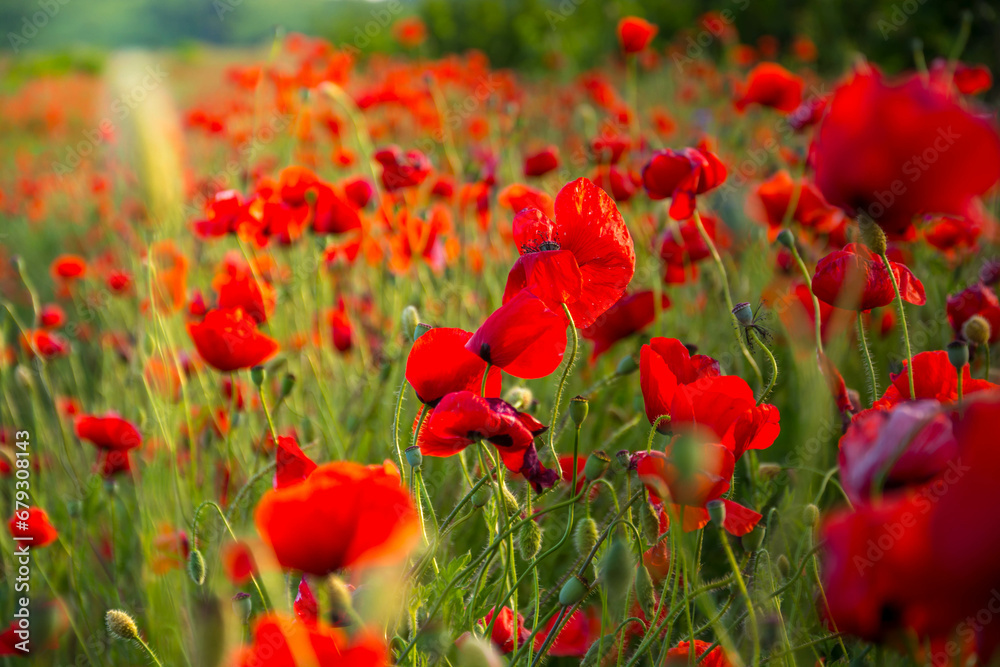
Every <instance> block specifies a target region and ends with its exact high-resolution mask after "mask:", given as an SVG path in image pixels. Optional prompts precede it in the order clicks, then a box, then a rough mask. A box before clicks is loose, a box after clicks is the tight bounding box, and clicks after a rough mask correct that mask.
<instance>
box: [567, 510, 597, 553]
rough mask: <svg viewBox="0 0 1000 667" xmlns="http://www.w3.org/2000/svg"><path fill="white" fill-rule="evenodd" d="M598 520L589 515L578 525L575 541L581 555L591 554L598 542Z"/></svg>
mask: <svg viewBox="0 0 1000 667" xmlns="http://www.w3.org/2000/svg"><path fill="white" fill-rule="evenodd" d="M597 537H598V536H597V522H596V521H594V520H593V519H592V518H590V517H589V516H588V517H586V518H585V519H584V520H583V521H581V522H580V523H578V524H577V525H576V532H575V533H574V534H573V542H574V544H575V546H576V551H577V553H579V554H580V555H584V554H589V553H590V552H591V550H592V549H593V548H594V545H595V544H597Z"/></svg>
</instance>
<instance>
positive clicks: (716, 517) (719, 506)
mask: <svg viewBox="0 0 1000 667" xmlns="http://www.w3.org/2000/svg"><path fill="white" fill-rule="evenodd" d="M706 507H707V508H708V516H709V517H711V519H712V523H714V524H715V525H717V526H720V527H721V526H722V524H723V523H724V522H725V521H726V504H725V503H724V502H722V501H721V500H710V501H709V503H708V505H707V506H706Z"/></svg>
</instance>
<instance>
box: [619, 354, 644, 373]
mask: <svg viewBox="0 0 1000 667" xmlns="http://www.w3.org/2000/svg"><path fill="white" fill-rule="evenodd" d="M638 368H639V364H637V363H635V359H633V358H632V355H629V356H627V357H622V359H621V361H619V362H618V366H617V367H616V368H615V373H616V374H617V375H629V374H631V373H634V372H636V370H638Z"/></svg>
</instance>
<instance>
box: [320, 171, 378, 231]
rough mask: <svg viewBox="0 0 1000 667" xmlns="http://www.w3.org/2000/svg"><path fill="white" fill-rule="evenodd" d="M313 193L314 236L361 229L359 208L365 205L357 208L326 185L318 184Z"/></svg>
mask: <svg viewBox="0 0 1000 667" xmlns="http://www.w3.org/2000/svg"><path fill="white" fill-rule="evenodd" d="M362 183H363V184H364V185H365V186H367V185H368V184H367V183H366V182H364V181H362ZM311 191H312V192H313V193H315V194H316V201H315V203H314V204H313V219H312V230H313V233H314V234H345V233H347V232H351V231H354V230H356V229H361V216H360V215H359V214H358V208H361V207H363V206H364V204H362V205H361V206H357V204H356V203H353V202H351V201H350V199H347V200H345V199H344V198H342V197H341V196H340V195H339V194H338V193H337V192H336V191H335V190H334V189H333V188H332V187H330V186H329V185H327V184H326V183H317V184H316V185H315V186H313V187H312V189H311ZM356 194H358V193H356ZM369 196H370V195H369ZM365 203H367V200H365Z"/></svg>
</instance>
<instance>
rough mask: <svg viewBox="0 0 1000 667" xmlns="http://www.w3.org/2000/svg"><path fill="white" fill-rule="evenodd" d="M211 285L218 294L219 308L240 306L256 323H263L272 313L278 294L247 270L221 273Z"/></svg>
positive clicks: (264, 281) (265, 282) (269, 285)
mask: <svg viewBox="0 0 1000 667" xmlns="http://www.w3.org/2000/svg"><path fill="white" fill-rule="evenodd" d="M212 286H213V287H214V288H215V290H216V292H217V293H218V295H219V303H218V306H219V308H242V309H243V312H245V313H246V314H247V315H249V316H250V317H252V318H253V319H254V321H255V322H257V324H263V323H264V322H266V321H267V319H268V318H269V317H270V316H271V315H272V314H273V313H274V306H275V304H276V303H277V300H278V295H277V294H276V293H275V291H274V288H273V287H272V286H271V284H270V283H268V282H267V281H266V280H264V279H263V278H259V277H257V276H254V274H253V273H252V272H251V271H250V270H249V267H248V268H247V269H246V270H237V271H236V272H235V273H222V274H220V275H219V276H218V277H217V278H216V279H215V280H214V281H213V282H212Z"/></svg>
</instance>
